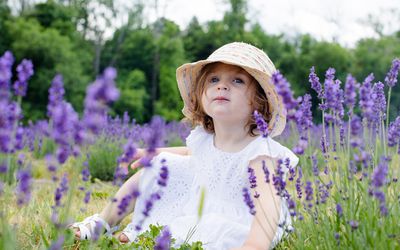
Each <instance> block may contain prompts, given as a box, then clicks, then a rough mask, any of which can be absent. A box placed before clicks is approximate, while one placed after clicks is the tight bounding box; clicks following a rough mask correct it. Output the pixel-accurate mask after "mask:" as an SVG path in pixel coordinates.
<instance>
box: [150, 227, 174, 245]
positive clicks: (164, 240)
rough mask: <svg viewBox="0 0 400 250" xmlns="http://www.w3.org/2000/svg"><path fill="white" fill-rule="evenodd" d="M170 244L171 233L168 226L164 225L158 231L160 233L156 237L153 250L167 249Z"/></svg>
mask: <svg viewBox="0 0 400 250" xmlns="http://www.w3.org/2000/svg"><path fill="white" fill-rule="evenodd" d="M170 245H171V233H170V231H169V228H168V227H167V226H165V227H164V228H163V230H162V231H161V232H160V235H159V236H158V237H157V238H156V245H155V246H154V250H169V249H170Z"/></svg>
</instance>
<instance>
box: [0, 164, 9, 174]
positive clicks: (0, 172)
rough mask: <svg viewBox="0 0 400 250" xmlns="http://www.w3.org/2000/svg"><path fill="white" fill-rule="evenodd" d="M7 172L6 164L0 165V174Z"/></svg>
mask: <svg viewBox="0 0 400 250" xmlns="http://www.w3.org/2000/svg"><path fill="white" fill-rule="evenodd" d="M7 172H8V166H7V163H6V162H2V163H1V164H0V174H5V173H7Z"/></svg>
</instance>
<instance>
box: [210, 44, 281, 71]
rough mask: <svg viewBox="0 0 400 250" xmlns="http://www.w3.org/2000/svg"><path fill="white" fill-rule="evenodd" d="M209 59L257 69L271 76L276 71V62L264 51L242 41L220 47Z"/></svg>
mask: <svg viewBox="0 0 400 250" xmlns="http://www.w3.org/2000/svg"><path fill="white" fill-rule="evenodd" d="M208 60H210V61H222V62H228V63H231V64H235V65H238V66H243V67H247V68H252V69H256V70H259V71H261V72H264V73H266V74H267V75H269V76H272V74H273V73H274V72H275V71H276V69H275V66H274V64H273V63H272V61H271V59H269V57H268V56H267V54H266V53H265V52H264V51H262V50H260V49H258V48H256V47H254V46H253V45H250V44H247V43H241V42H234V43H229V44H226V45H224V46H222V47H220V48H219V49H217V50H215V51H214V52H213V53H212V54H211V55H210V56H209V57H208Z"/></svg>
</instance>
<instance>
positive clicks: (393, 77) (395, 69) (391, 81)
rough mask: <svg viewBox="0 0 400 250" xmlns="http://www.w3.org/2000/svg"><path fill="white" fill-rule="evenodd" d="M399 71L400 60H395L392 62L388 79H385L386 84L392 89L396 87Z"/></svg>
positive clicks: (387, 75)
mask: <svg viewBox="0 0 400 250" xmlns="http://www.w3.org/2000/svg"><path fill="white" fill-rule="evenodd" d="M399 70H400V59H399V58H395V59H394V60H393V61H392V67H391V68H390V70H389V72H388V73H387V74H386V77H385V83H386V84H387V85H388V86H389V87H391V88H392V87H394V85H396V82H397V75H398V74H399Z"/></svg>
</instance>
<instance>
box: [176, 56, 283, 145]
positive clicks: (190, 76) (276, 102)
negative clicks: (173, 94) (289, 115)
mask: <svg viewBox="0 0 400 250" xmlns="http://www.w3.org/2000/svg"><path fill="white" fill-rule="evenodd" d="M215 62H221V63H225V64H230V65H235V66H238V67H241V68H243V69H244V70H246V72H247V73H249V74H250V75H251V76H253V77H254V79H256V80H257V82H258V83H259V84H260V86H261V87H262V88H263V90H264V92H265V94H266V96H267V99H268V104H269V105H270V108H271V110H272V114H271V120H270V121H269V130H270V136H271V137H274V136H277V135H280V134H281V133H282V131H283V130H284V129H285V126H286V109H285V107H284V105H283V102H282V98H281V97H280V96H279V95H278V94H277V92H276V90H275V86H274V85H273V83H272V82H271V75H270V74H268V73H266V72H263V71H260V70H257V69H254V68H251V67H248V66H245V65H241V64H240V63H235V62H231V61H225V60H210V59H207V60H200V61H197V62H194V63H186V64H183V65H182V66H180V67H179V68H178V69H177V70H176V79H177V82H178V88H179V92H180V93H181V96H182V99H183V102H184V107H183V109H182V113H183V114H184V115H185V116H188V115H190V110H192V109H191V107H190V106H191V102H190V92H191V88H192V84H194V83H195V81H196V79H197V77H198V75H199V72H200V71H201V69H202V68H203V67H204V66H205V65H207V64H210V63H215Z"/></svg>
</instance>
